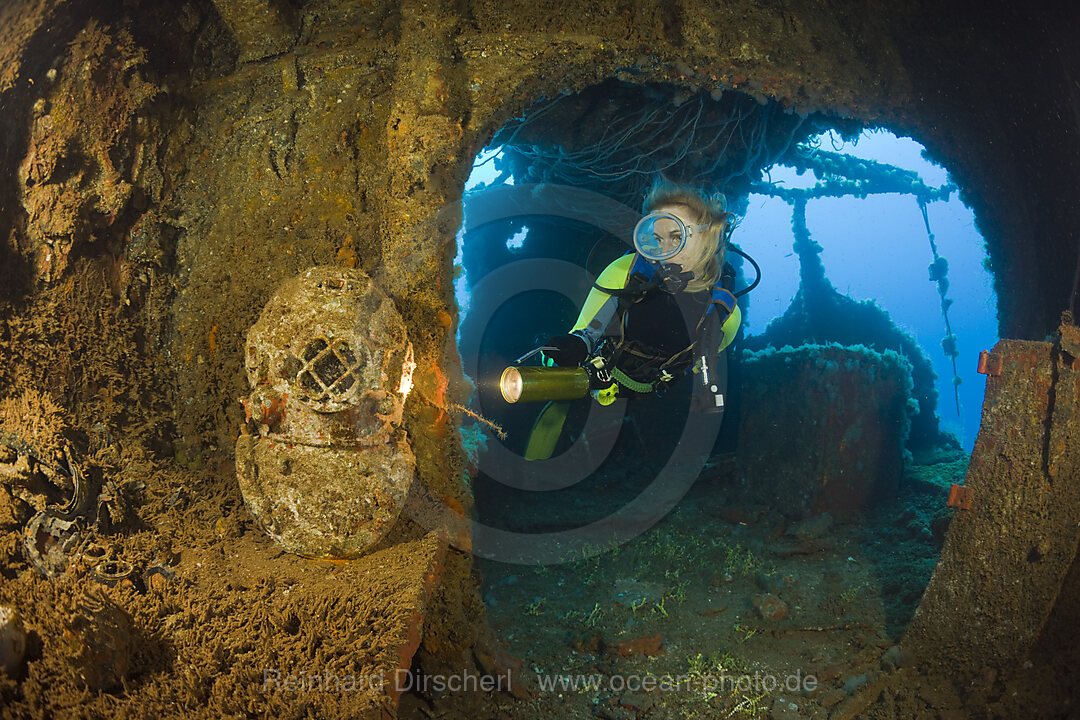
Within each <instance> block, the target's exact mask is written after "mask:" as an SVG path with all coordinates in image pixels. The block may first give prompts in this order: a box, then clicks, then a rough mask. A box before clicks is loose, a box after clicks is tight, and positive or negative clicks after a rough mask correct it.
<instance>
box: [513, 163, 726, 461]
mask: <svg viewBox="0 0 1080 720" xmlns="http://www.w3.org/2000/svg"><path fill="white" fill-rule="evenodd" d="M644 213H645V215H644V217H642V218H641V220H640V221H639V222H638V223H637V225H636V227H635V228H634V248H635V252H633V253H627V254H626V255H623V256H622V257H620V258H618V259H616V260H615V261H614V262H612V263H611V264H610V265H608V266H607V267H606V268H605V269H604V271H603V272H602V273H601V274H600V277H599V278H598V280H597V282H596V283H595V284H594V286H593V289H592V290H591V291H590V292H589V295H588V297H587V298H586V300H585V304H584V305H583V306H582V309H581V313H580V315H579V316H578V320H577V322H576V323H575V324H574V327H573V328H572V329H571V331H570V332H569V333H568V334H566V335H560V336H557V337H553V338H551V339H550V340H549V341H548V342H547V343H546V345H545V347H544V349H543V353H544V364H545V365H548V366H555V365H558V366H561V367H570V366H582V367H585V368H586V369H587V370H588V371H589V376H590V386H591V390H592V394H593V397H594V398H595V399H596V400H597V401H598V402H599V403H600V404H602V405H607V404H610V403H611V402H613V401H614V400H615V399H616V398H617V397H627V396H631V397H632V396H635V395H648V394H652V393H663V391H664V390H665V388H666V387H667V385H668V384H669V383H671V382H673V381H675V380H677V379H678V378H679V377H681V376H682V375H687V374H690V375H692V376H693V378H694V390H693V394H692V397H693V401H692V402H693V405H694V407H695V408H696V409H697V410H699V411H702V412H710V413H722V412H723V411H724V395H725V393H726V385H727V356H726V352H725V350H726V349H727V348H728V346H729V345H730V344H731V342H732V341H733V340H734V338H735V334H736V332H737V331H738V328H739V324H740V323H741V321H742V315H741V313H740V311H739V307H738V304H737V303H736V299H735V296H734V295H733V294H732V293H731V291H730V284H731V280H732V275H733V273H732V271H731V268H730V266H727V265H725V263H724V258H725V255H726V251H727V239H728V236H729V235H730V233H731V230H732V228H733V221H734V216H733V215H732V214H731V213H729V212H728V210H727V203H726V199H725V197H724V195H723V194H721V193H716V194H708V193H706V192H703V191H701V190H699V189H697V188H695V187H692V186H688V185H682V184H676V183H672V182H669V181H665V180H659V181H657V182H656V183H655V184H654V185H653V187H652V189H651V190H650V191H649V193H648V194H647V195H646V197H645V202H644ZM549 411H551V412H550V413H549ZM560 411H561V412H560ZM565 413H566V410H565V404H564V405H562V406H561V407H560V406H558V405H557V404H553V406H549V407H548V408H545V410H544V412H542V414H541V417H540V418H538V420H537V424H536V426H535V427H534V431H533V437H532V438H531V439H530V443H529V445H530V447H529V448H528V449H527V451H526V458H527V459H542V458H547V457H550V454H551V452H552V450H553V449H554V444H555V441H556V440H557V436H558V432H559V431H560V430H561V427H562V424H563V423H562V420H563V419H564V418H565ZM549 414H551V415H553V417H549V418H547V419H545V417H544V416H545V415H549ZM560 415H561V417H560ZM545 428H546V429H547V430H546V431H545ZM552 430H554V433H552ZM553 435H554V437H553Z"/></svg>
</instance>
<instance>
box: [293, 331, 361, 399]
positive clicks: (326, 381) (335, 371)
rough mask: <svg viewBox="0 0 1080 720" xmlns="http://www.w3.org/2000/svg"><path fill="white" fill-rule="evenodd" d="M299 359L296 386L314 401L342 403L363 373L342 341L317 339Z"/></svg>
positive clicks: (358, 362)
mask: <svg viewBox="0 0 1080 720" xmlns="http://www.w3.org/2000/svg"><path fill="white" fill-rule="evenodd" d="M302 357H303V360H304V364H303V366H301V368H300V371H299V372H298V373H297V374H296V384H297V385H299V386H300V387H301V388H303V389H304V390H305V391H306V392H307V395H308V397H309V398H310V399H311V400H313V401H315V402H327V401H333V402H343V401H345V400H346V399H347V397H346V396H347V394H348V391H349V388H351V387H352V386H353V384H354V383H355V382H356V380H357V379H358V375H359V374H360V373H361V371H362V370H363V367H362V365H363V362H362V361H361V360H358V359H357V357H356V354H355V353H354V352H353V350H352V348H350V347H349V345H348V343H346V342H345V341H344V340H331V339H329V338H327V337H324V336H319V337H317V338H315V339H314V340H312V341H311V342H309V343H308V344H307V346H306V347H305V348H304V352H303V354H302Z"/></svg>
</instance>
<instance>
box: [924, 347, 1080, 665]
mask: <svg viewBox="0 0 1080 720" xmlns="http://www.w3.org/2000/svg"><path fill="white" fill-rule="evenodd" d="M993 354H994V355H995V356H997V357H998V358H999V359H1000V363H1001V373H1000V374H998V375H991V376H990V377H989V378H988V379H987V385H986V399H985V401H984V404H983V419H982V427H981V428H980V430H979V436H978V439H977V440H976V442H975V449H974V452H973V453H972V457H971V464H970V465H969V468H968V472H967V476H966V478H965V480H964V493H965V496H966V503H965V504H966V507H964V506H963V505H962V506H961V508H963V509H959V510H957V512H958V513H960V515H959V516H958V518H957V519H958V520H962V521H960V522H953V523H952V524H951V525H950V527H949V531H948V535H947V538H946V541H945V546H944V548H943V549H942V552H941V559H940V561H939V562H938V565H937V568H936V570H935V571H934V576H933V578H932V579H931V581H930V584H929V586H928V587H927V590H926V594H925V595H924V596H923V600H922V603H921V605H920V607H919V609H918V611H917V612H916V614H915V617H914V619H913V620H912V622H911V625H910V627H909V629H908V632H907V635H906V637H905V639H904V644H905V646H906V647H908V648H909V649H911V650H913V651H914V652H915V653H916V654H917V655H919V656H920V658H921V660H922V661H923V662H926V663H928V664H932V665H934V666H947V667H948V668H949V672H950V673H956V674H958V675H960V676H964V675H970V676H974V675H976V674H977V673H980V672H983V671H984V670H985V669H986V668H991V669H994V671H995V672H996V671H997V670H1000V669H1002V668H1006V667H1008V666H1009V665H1010V664H1012V663H1014V662H1016V661H1017V659H1018V658H1020V657H1021V656H1022V655H1023V654H1024V653H1025V652H1026V651H1027V649H1028V648H1029V647H1031V645H1032V644H1033V643H1034V641H1035V639H1036V638H1037V637H1038V635H1039V633H1040V631H1041V630H1042V628H1043V625H1044V623H1045V622H1046V619H1047V617H1048V616H1049V614H1050V611H1051V609H1052V608H1053V606H1054V603H1055V602H1056V600H1057V598H1058V593H1059V590H1060V589H1061V586H1062V580H1063V578H1064V577H1065V574H1066V572H1067V571H1068V569H1069V567H1070V565H1071V564H1072V563H1073V562H1074V558H1075V557H1076V551H1077V544H1078V542H1080V508H1078V506H1077V503H1076V498H1077V497H1080V473H1078V472H1077V471H1076V467H1077V461H1078V456H1080V373H1078V372H1077V371H1076V370H1075V369H1073V368H1072V367H1071V363H1070V364H1066V363H1064V362H1063V358H1062V354H1061V352H1060V351H1059V350H1058V349H1057V348H1056V347H1055V346H1054V345H1051V344H1050V343H1035V342H1021V341H1013V340H1003V341H1001V342H999V343H998V344H997V346H996V347H995V348H994V350H993Z"/></svg>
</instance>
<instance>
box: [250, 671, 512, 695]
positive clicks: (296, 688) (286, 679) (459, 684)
mask: <svg viewBox="0 0 1080 720" xmlns="http://www.w3.org/2000/svg"><path fill="white" fill-rule="evenodd" d="M262 689H263V692H309V693H311V692H314V693H318V692H326V693H348V692H387V691H391V690H392V691H394V692H396V693H403V692H436V693H439V692H447V691H449V692H495V691H498V692H510V671H509V670H507V671H506V673H505V674H503V675H481V674H479V673H475V672H468V671H465V672H460V673H452V674H448V675H420V674H417V673H411V672H409V671H408V670H398V671H397V672H396V673H393V674H392V675H385V674H383V673H381V672H377V673H373V674H371V675H362V674H361V675H355V674H352V673H337V672H334V671H332V670H324V671H322V672H318V671H313V670H298V671H296V672H288V673H285V672H282V671H281V670H280V669H278V668H264V669H263V672H262Z"/></svg>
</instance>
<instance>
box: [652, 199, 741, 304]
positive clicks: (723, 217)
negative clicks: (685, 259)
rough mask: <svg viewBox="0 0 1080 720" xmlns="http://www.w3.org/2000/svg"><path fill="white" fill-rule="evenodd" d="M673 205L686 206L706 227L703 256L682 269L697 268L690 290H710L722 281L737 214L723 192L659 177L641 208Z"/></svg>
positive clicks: (695, 218) (688, 287) (688, 286)
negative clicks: (728, 243)
mask: <svg viewBox="0 0 1080 720" xmlns="http://www.w3.org/2000/svg"><path fill="white" fill-rule="evenodd" d="M671 205H682V206H684V207H686V208H687V209H689V210H690V214H691V215H692V217H693V220H694V222H696V223H697V224H698V225H705V226H707V227H706V230H705V235H704V239H705V240H706V242H704V243H702V246H701V247H702V255H701V257H699V258H698V259H697V261H696V262H695V263H694V265H693V266H692V267H688V268H683V269H684V270H693V271H694V279H693V280H691V281H690V283H689V284H688V285H687V286H686V290H687V292H701V291H702V290H708V289H710V288H711V287H712V286H713V285H715V284H716V283H718V282H719V281H720V270H721V268H723V267H724V256H725V254H726V252H727V247H726V242H725V241H726V239H727V233H728V228H729V227H730V226H731V224H732V222H733V221H734V216H733V215H732V214H731V213H729V212H728V209H727V198H726V197H724V194H723V193H720V192H717V193H710V192H708V191H706V190H705V189H704V188H701V187H697V186H694V185H686V184H681V183H675V182H671V181H670V180H665V179H663V178H660V179H658V180H656V182H654V183H653V186H652V188H651V189H650V190H649V192H648V193H647V194H646V195H645V202H644V204H643V207H642V209H643V211H644V212H645V213H650V212H652V211H653V210H656V209H657V208H661V207H667V206H671Z"/></svg>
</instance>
